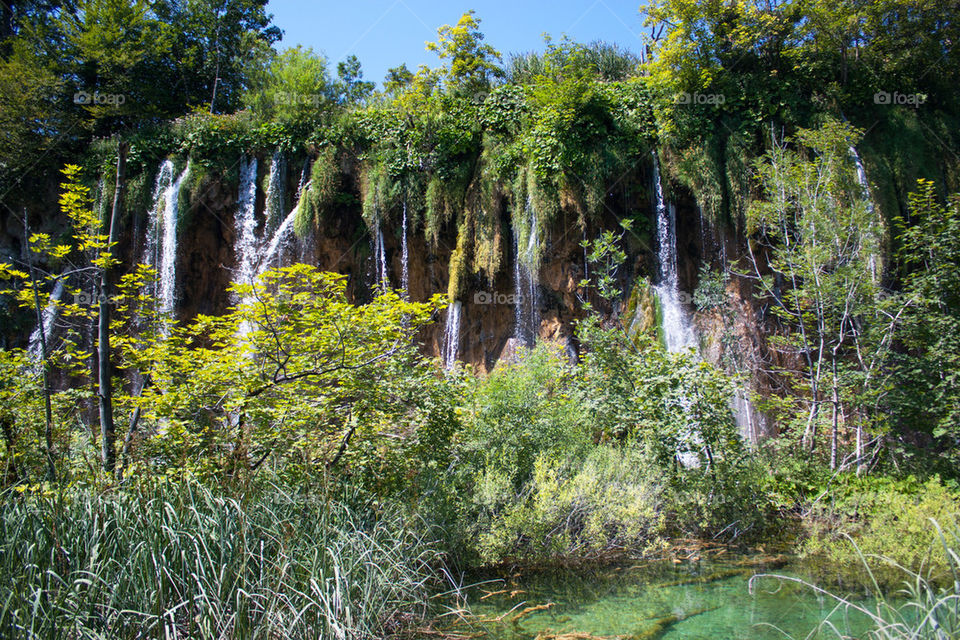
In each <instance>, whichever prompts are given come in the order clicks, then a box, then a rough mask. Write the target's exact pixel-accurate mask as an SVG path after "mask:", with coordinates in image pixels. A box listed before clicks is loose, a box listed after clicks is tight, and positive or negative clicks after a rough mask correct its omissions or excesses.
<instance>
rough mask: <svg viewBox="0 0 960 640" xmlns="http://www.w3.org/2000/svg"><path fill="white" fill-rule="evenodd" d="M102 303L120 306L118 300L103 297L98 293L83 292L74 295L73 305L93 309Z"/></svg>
mask: <svg viewBox="0 0 960 640" xmlns="http://www.w3.org/2000/svg"><path fill="white" fill-rule="evenodd" d="M101 302H106V303H107V304H118V300H117V299H115V298H110V297H107V296H102V295H100V294H98V293H87V292H86V291H81V292H79V293H75V294H73V304H75V305H77V306H79V307H93V306H96V305H99V304H100V303H101Z"/></svg>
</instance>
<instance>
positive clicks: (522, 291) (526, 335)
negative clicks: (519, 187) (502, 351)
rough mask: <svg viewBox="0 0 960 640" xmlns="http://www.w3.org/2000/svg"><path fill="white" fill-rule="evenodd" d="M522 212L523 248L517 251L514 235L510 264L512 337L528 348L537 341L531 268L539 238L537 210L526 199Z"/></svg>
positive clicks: (535, 306) (536, 312)
mask: <svg viewBox="0 0 960 640" xmlns="http://www.w3.org/2000/svg"><path fill="white" fill-rule="evenodd" d="M525 212H526V214H527V217H528V220H529V228H528V234H529V235H528V237H527V244H526V247H525V248H524V249H523V251H522V252H521V248H520V237H519V234H517V235H516V242H515V243H514V248H515V251H516V253H515V256H514V261H513V263H514V265H513V269H514V272H513V276H514V277H513V280H514V305H515V312H514V313H515V319H514V330H513V337H514V339H515V340H516V341H517V342H518V343H519V344H522V345H524V346H527V347H532V346H534V345H535V344H536V342H537V334H538V333H539V329H540V316H539V304H538V303H539V301H538V299H537V274H536V272H535V271H533V270H532V269H531V266H532V265H533V264H534V263H535V262H536V260H535V258H536V256H535V253H536V250H537V242H538V238H539V229H538V224H539V221H538V219H537V211H536V209H535V208H534V207H533V203H532V201H531V200H530V199H529V198H528V199H527V204H526V209H525Z"/></svg>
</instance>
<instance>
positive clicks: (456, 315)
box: [443, 300, 463, 371]
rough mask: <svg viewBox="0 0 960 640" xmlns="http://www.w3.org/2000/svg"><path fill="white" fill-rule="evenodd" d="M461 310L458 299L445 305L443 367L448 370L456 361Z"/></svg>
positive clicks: (458, 347)
mask: <svg viewBox="0 0 960 640" xmlns="http://www.w3.org/2000/svg"><path fill="white" fill-rule="evenodd" d="M462 312H463V305H461V304H460V301H459V300H454V301H453V303H451V304H450V306H449V307H447V322H446V329H445V331H444V336H443V367H444V369H447V370H448V371H449V370H450V369H453V367H454V365H455V364H456V362H457V356H458V355H459V349H460V317H461V315H462Z"/></svg>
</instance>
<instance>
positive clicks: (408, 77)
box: [383, 63, 413, 95]
mask: <svg viewBox="0 0 960 640" xmlns="http://www.w3.org/2000/svg"><path fill="white" fill-rule="evenodd" d="M412 84H413V72H412V71H410V69H408V68H407V65H406V63H404V64H401V65H400V66H399V67H393V68H390V69H387V75H386V76H385V77H384V78H383V90H384V91H386V92H387V94H389V95H398V94H399V93H401V92H402V91H404V90H406V89H407V88H408V87H410V86H411V85H412Z"/></svg>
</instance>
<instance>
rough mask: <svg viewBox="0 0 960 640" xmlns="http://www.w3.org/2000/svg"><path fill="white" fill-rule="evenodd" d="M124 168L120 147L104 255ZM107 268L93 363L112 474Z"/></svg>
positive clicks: (113, 237) (106, 464) (113, 233)
mask: <svg viewBox="0 0 960 640" xmlns="http://www.w3.org/2000/svg"><path fill="white" fill-rule="evenodd" d="M126 164H127V148H126V145H125V144H124V143H120V145H119V146H118V148H117V186H116V189H114V192H113V208H112V209H111V211H110V223H109V225H110V226H109V232H108V236H107V237H108V238H109V243H110V244H109V245H108V247H107V252H108V253H109V252H111V251H113V246H114V244H115V243H116V241H117V226H118V225H117V219H118V218H119V217H120V201H121V196H122V194H123V177H124V171H125V169H126ZM110 272H111V268H110V266H109V265H107V266H105V267H104V268H103V271H102V272H101V274H100V310H99V315H98V318H97V363H98V366H97V368H98V372H97V373H98V380H99V385H98V391H97V397H98V400H99V405H100V446H101V447H102V452H103V469H104V470H105V471H106V472H107V473H113V472H114V470H115V469H116V466H117V448H116V432H115V430H114V424H113V391H112V389H111V384H110V383H111V381H110V378H111V374H112V371H111V365H110V293H111V278H110V276H111V273H110Z"/></svg>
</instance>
